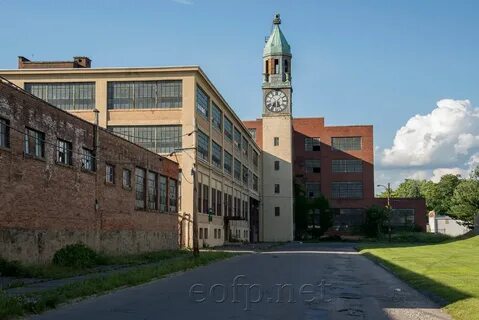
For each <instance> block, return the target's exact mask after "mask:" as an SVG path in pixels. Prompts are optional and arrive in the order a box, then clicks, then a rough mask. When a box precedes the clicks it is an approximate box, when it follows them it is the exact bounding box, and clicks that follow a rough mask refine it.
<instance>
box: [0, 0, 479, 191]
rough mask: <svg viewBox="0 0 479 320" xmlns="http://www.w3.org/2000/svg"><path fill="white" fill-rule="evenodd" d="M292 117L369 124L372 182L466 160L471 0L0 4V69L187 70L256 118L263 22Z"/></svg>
mask: <svg viewBox="0 0 479 320" xmlns="http://www.w3.org/2000/svg"><path fill="white" fill-rule="evenodd" d="M276 12H279V13H280V14H281V18H282V25H281V27H282V30H283V32H284V34H285V36H286V38H287V39H288V42H289V44H290V45H291V49H292V53H293V62H292V72H293V75H292V77H293V88H294V95H293V113H294V116H296V117H325V120H326V124H327V125H350V124H372V125H374V139H375V150H376V152H375V164H376V173H375V174H376V182H377V183H386V182H392V183H393V185H397V184H398V183H399V182H400V181H402V180H403V179H404V178H409V177H412V178H420V179H433V180H435V181H437V180H438V179H439V178H440V176H441V175H442V174H445V173H455V174H462V175H464V176H467V175H468V172H469V170H470V168H471V167H472V166H474V165H475V164H476V163H479V109H478V106H479V85H478V84H479V78H478V76H479V58H478V57H479V54H478V52H479V32H478V31H479V1H475V0H468V1H467V0H463V1H461V0H458V1H452V0H450V1H443V0H422V1H416V0H401V1H383V0H374V1H373V0H362V1H359V0H330V1H319V0H310V1H308V0H301V1H299V0H297V1H286V0H241V1H232V0H157V1H142V0H136V1H128V0H124V1H108V0H102V1H98V0H95V1H91V0H82V1H61V2H60V1H48V0H45V1H41V2H40V1H33V0H30V1H28V0H23V1H20V0H16V1H14V0H9V1H7V0H0V40H1V41H0V44H1V45H0V69H14V68H16V67H17V56H19V55H23V56H25V57H27V58H29V59H33V60H71V58H72V57H73V56H88V57H90V58H91V59H92V60H93V67H109V66H168V65H199V66H201V68H202V69H203V70H204V71H205V72H206V74H207V75H208V77H209V78H210V79H211V80H212V81H213V83H214V84H215V86H216V87H217V88H218V89H219V90H220V92H221V93H222V95H223V96H224V97H225V99H226V100H227V101H228V103H229V104H230V105H231V106H232V107H233V108H234V110H236V112H237V113H238V115H239V116H240V118H241V119H245V120H246V119H255V118H258V117H260V116H261V110H262V109H261V104H262V94H261V81H262V75H261V72H262V49H263V46H264V39H265V37H266V36H267V35H269V33H270V31H271V22H272V18H273V16H274V14H275V13H276Z"/></svg>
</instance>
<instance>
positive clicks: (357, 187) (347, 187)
mask: <svg viewBox="0 0 479 320" xmlns="http://www.w3.org/2000/svg"><path fill="white" fill-rule="evenodd" d="M332 197H333V199H362V197H363V183H362V182H360V181H352V182H333V183H332Z"/></svg>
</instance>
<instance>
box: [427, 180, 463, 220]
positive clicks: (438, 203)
mask: <svg viewBox="0 0 479 320" xmlns="http://www.w3.org/2000/svg"><path fill="white" fill-rule="evenodd" d="M460 182H461V179H460V176H458V175H454V174H446V175H444V176H442V177H441V180H440V181H439V182H438V183H437V184H436V188H435V189H436V190H435V192H434V195H433V197H432V198H431V199H430V203H431V207H432V209H433V210H434V211H436V213H437V214H449V213H450V211H451V205H452V197H453V196H454V191H455V190H456V188H457V186H458V185H459V183H460Z"/></svg>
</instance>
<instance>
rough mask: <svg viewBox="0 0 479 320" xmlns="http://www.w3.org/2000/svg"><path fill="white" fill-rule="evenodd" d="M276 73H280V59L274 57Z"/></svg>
mask: <svg viewBox="0 0 479 320" xmlns="http://www.w3.org/2000/svg"><path fill="white" fill-rule="evenodd" d="M274 73H275V74H279V60H278V59H274Z"/></svg>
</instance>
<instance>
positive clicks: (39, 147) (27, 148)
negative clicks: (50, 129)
mask: <svg viewBox="0 0 479 320" xmlns="http://www.w3.org/2000/svg"><path fill="white" fill-rule="evenodd" d="M24 152H25V154H28V155H31V156H35V157H37V158H45V134H44V133H43V132H40V131H37V130H33V129H30V128H25V145H24Z"/></svg>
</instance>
